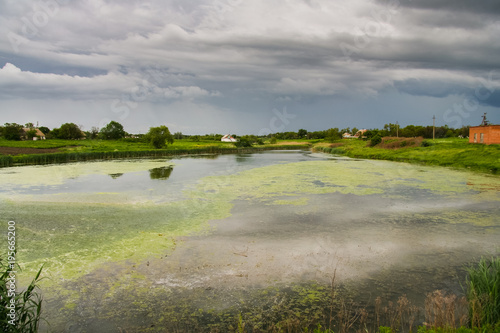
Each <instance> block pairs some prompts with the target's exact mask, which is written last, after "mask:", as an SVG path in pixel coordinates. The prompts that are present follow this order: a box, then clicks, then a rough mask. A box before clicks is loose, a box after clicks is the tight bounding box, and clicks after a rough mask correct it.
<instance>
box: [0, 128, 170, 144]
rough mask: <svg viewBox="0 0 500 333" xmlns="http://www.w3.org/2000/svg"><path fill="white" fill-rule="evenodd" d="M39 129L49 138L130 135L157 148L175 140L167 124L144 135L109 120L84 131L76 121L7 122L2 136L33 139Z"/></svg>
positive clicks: (101, 137) (71, 138)
mask: <svg viewBox="0 0 500 333" xmlns="http://www.w3.org/2000/svg"><path fill="white" fill-rule="evenodd" d="M37 130H39V131H40V132H42V133H43V135H44V136H45V137H46V138H47V139H62V140H80V139H91V140H94V139H101V140H120V139H124V138H127V137H129V138H135V139H140V140H143V141H146V142H149V143H150V144H151V145H152V146H153V147H155V148H163V147H165V146H166V145H167V144H169V143H170V144H171V143H173V142H174V137H173V135H172V134H170V131H169V129H168V127H166V126H163V125H162V126H159V127H151V128H150V129H149V132H148V133H146V134H143V135H130V134H128V133H127V132H125V130H124V129H123V125H122V124H120V123H118V122H116V121H111V122H109V124H107V125H106V126H104V127H103V128H101V129H98V128H97V127H92V128H91V130H90V131H83V130H82V126H79V125H76V124H75V123H65V124H62V125H61V127H58V128H53V129H52V130H51V129H49V128H48V127H44V126H41V127H38V128H35V126H34V125H33V123H27V124H25V125H24V126H23V125H20V124H17V123H5V124H4V126H0V137H2V138H3V139H5V140H17V141H20V140H26V139H29V140H31V139H33V138H34V137H37V136H40V135H38V131H37Z"/></svg>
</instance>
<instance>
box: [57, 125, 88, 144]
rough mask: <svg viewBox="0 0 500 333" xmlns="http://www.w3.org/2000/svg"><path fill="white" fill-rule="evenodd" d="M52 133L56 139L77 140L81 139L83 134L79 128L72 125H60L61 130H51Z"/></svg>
mask: <svg viewBox="0 0 500 333" xmlns="http://www.w3.org/2000/svg"><path fill="white" fill-rule="evenodd" d="M52 133H53V134H54V136H55V137H56V138H58V139H64V140H78V139H81V138H83V133H82V131H81V130H80V128H79V127H78V126H77V125H76V124H74V123H66V124H62V125H61V128H59V129H57V130H56V129H53V130H52Z"/></svg>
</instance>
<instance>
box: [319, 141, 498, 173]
mask: <svg viewBox="0 0 500 333" xmlns="http://www.w3.org/2000/svg"><path fill="white" fill-rule="evenodd" d="M388 141H389V142H388ZM390 141H391V140H387V141H386V142H388V144H386V145H385V146H386V147H387V146H389V147H390V148H383V147H381V146H380V145H376V146H374V147H370V146H369V141H363V140H357V139H353V140H341V141H337V142H334V143H331V144H327V143H322V144H318V145H316V146H315V147H314V149H315V150H318V151H322V152H325V153H330V154H337V155H345V156H348V157H352V158H366V159H378V160H389V161H397V162H408V163H419V164H426V165H436V166H445V167H451V168H457V169H469V170H472V171H478V172H483V173H490V174H498V173H499V172H500V145H482V144H471V143H469V141H468V139H459V138H446V139H436V140H424V141H423V142H422V143H421V145H418V146H414V145H411V144H408V143H404V142H408V141H407V140H404V139H401V138H400V139H399V140H397V139H396V138H392V142H390ZM394 142H400V143H401V144H400V146H399V147H397V148H395V147H394ZM391 143H392V144H391ZM382 144H383V143H382Z"/></svg>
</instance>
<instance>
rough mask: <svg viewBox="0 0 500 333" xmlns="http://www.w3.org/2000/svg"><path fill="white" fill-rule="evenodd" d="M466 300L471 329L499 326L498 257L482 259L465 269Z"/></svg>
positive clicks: (499, 259) (499, 287) (499, 270)
mask: <svg viewBox="0 0 500 333" xmlns="http://www.w3.org/2000/svg"><path fill="white" fill-rule="evenodd" d="M467 273H468V276H467V279H466V286H467V300H468V301H469V317H470V325H471V326H472V327H478V328H481V327H485V326H494V325H500V257H498V258H491V259H486V258H482V259H481V260H480V261H479V264H478V265H477V266H471V267H468V268H467Z"/></svg>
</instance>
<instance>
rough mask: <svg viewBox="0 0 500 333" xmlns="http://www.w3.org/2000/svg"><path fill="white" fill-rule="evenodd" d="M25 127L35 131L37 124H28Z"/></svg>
mask: <svg viewBox="0 0 500 333" xmlns="http://www.w3.org/2000/svg"><path fill="white" fill-rule="evenodd" d="M24 127H26V128H29V129H33V128H35V124H33V123H26V124H24Z"/></svg>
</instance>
